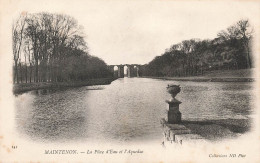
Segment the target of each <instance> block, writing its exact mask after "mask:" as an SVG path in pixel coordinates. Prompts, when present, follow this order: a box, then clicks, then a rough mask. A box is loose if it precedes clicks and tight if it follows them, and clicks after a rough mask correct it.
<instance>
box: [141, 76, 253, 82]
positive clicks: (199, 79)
mask: <svg viewBox="0 0 260 163" xmlns="http://www.w3.org/2000/svg"><path fill="white" fill-rule="evenodd" d="M141 78H151V79H161V80H174V81H193V82H254V81H255V79H254V78H248V77H246V78H244V77H240V78H239V77H223V78H221V77H212V78H211V77H203V76H202V77H155V76H142V77H141Z"/></svg>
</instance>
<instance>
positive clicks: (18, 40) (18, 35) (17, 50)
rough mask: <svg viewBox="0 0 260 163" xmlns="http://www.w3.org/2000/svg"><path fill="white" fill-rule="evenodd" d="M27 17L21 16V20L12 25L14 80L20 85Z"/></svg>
mask: <svg viewBox="0 0 260 163" xmlns="http://www.w3.org/2000/svg"><path fill="white" fill-rule="evenodd" d="M25 19H26V15H20V17H19V19H18V20H16V21H15V22H14V23H13V25H12V39H13V56H14V58H13V59H14V66H15V67H14V70H15V71H14V73H15V74H14V79H13V82H14V83H15V79H16V82H17V83H19V79H18V64H19V61H20V60H21V57H20V55H21V47H22V42H23V37H24V36H23V34H24V26H25Z"/></svg>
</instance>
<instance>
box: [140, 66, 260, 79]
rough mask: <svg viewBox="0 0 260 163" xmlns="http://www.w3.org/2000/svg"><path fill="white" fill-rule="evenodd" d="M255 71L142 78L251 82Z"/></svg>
mask: <svg viewBox="0 0 260 163" xmlns="http://www.w3.org/2000/svg"><path fill="white" fill-rule="evenodd" d="M255 71H256V70H255V69H254V68H253V69H240V70H217V71H212V72H207V73H205V74H204V75H201V76H189V77H167V76H164V77H156V76H142V77H143V78H152V79H162V80H175V81H194V82H253V81H255V78H254V77H253V74H254V73H255Z"/></svg>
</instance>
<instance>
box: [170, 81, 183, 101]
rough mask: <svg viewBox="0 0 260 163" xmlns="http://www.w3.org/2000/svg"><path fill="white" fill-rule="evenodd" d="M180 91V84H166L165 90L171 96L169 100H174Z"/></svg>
mask: <svg viewBox="0 0 260 163" xmlns="http://www.w3.org/2000/svg"><path fill="white" fill-rule="evenodd" d="M180 91H181V87H180V85H174V84H171V85H169V84H168V86H167V92H168V93H169V94H170V95H171V96H172V99H170V101H173V100H176V99H175V96H176V95H177V94H178V93H180Z"/></svg>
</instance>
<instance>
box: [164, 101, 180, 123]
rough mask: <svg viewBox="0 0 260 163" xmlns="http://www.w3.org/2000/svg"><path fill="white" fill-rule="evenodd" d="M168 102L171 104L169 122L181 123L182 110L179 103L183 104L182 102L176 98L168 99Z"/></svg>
mask: <svg viewBox="0 0 260 163" xmlns="http://www.w3.org/2000/svg"><path fill="white" fill-rule="evenodd" d="M166 102H167V103H168V104H169V110H168V123H170V124H176V123H181V112H180V110H179V105H180V104H181V102H180V101H178V100H176V99H175V98H173V99H171V100H166Z"/></svg>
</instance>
